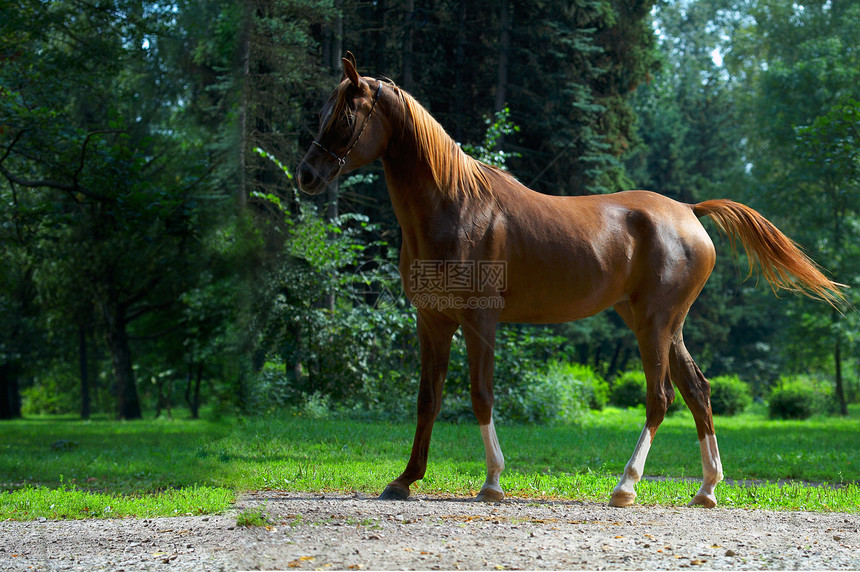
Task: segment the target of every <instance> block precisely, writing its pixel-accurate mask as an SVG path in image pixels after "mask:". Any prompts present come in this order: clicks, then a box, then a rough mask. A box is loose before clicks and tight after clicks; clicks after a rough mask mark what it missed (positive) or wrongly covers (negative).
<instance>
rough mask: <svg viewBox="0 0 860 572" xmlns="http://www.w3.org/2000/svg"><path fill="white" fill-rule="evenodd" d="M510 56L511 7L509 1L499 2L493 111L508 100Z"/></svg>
mask: <svg viewBox="0 0 860 572" xmlns="http://www.w3.org/2000/svg"><path fill="white" fill-rule="evenodd" d="M510 54H511V7H510V2H509V0H501V2H499V67H498V79H497V81H496V106H495V111H501V110H502V109H504V108H505V104H506V103H507V100H508V62H509V60H510Z"/></svg>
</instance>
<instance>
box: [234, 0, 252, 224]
mask: <svg viewBox="0 0 860 572" xmlns="http://www.w3.org/2000/svg"><path fill="white" fill-rule="evenodd" d="M253 17H254V7H253V4H252V3H250V2H249V3H246V5H245V14H243V19H244V21H243V23H242V29H241V39H240V65H241V70H242V71H241V76H240V77H239V110H238V111H239V149H238V153H239V157H238V158H239V189H238V193H237V194H238V197H237V199H238V202H239V207H240V208H244V207H245V206H246V205H247V204H248V180H247V176H248V164H247V161H248V90H249V89H250V86H249V85H248V82H249V81H250V69H251V22H252V19H253Z"/></svg>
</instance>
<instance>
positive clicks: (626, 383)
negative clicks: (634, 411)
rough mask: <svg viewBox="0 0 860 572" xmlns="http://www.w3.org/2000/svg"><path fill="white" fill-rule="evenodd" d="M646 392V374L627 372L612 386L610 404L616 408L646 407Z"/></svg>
mask: <svg viewBox="0 0 860 572" xmlns="http://www.w3.org/2000/svg"><path fill="white" fill-rule="evenodd" d="M646 392H647V383H646V381H645V372H642V371H626V372H624V373H622V374H621V375H620V376H618V379H616V380H615V383H613V384H612V392H611V393H610V395H609V402H610V403H612V405H615V406H616V407H637V406H639V405H645V395H646Z"/></svg>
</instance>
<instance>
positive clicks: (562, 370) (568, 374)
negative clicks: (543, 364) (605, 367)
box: [546, 361, 609, 411]
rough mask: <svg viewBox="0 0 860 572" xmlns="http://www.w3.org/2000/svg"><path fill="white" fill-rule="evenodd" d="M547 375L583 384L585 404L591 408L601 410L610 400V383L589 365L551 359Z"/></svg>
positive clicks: (566, 381) (575, 383) (582, 390)
mask: <svg viewBox="0 0 860 572" xmlns="http://www.w3.org/2000/svg"><path fill="white" fill-rule="evenodd" d="M546 376H547V377H554V378H558V379H559V380H560V381H561V382H562V383H568V384H571V385H581V386H582V387H581V392H582V394H583V397H584V398H585V405H586V406H587V407H588V408H589V409H595V410H597V411H600V410H601V409H603V408H604V407H606V404H607V403H608V402H609V384H608V383H606V380H605V379H603V378H602V377H601V376H600V375H599V374H597V373H595V371H594V370H593V369H591V368H590V367H588V366H587V365H582V364H578V363H568V362H563V361H551V362H550V363H549V368H548V369H547V371H546Z"/></svg>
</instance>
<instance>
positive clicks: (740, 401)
mask: <svg viewBox="0 0 860 572" xmlns="http://www.w3.org/2000/svg"><path fill="white" fill-rule="evenodd" d="M751 402H752V397H751V396H750V389H749V386H748V385H747V384H746V383H744V382H743V381H741V380H740V379H739V378H738V376H736V375H720V376H717V377H715V378H714V379H712V380H711V409H712V410H713V412H714V415H726V416H732V415H737V414H738V413H742V412H743V411H744V410H745V409H746V408H747V407H749V404H750V403H751Z"/></svg>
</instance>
